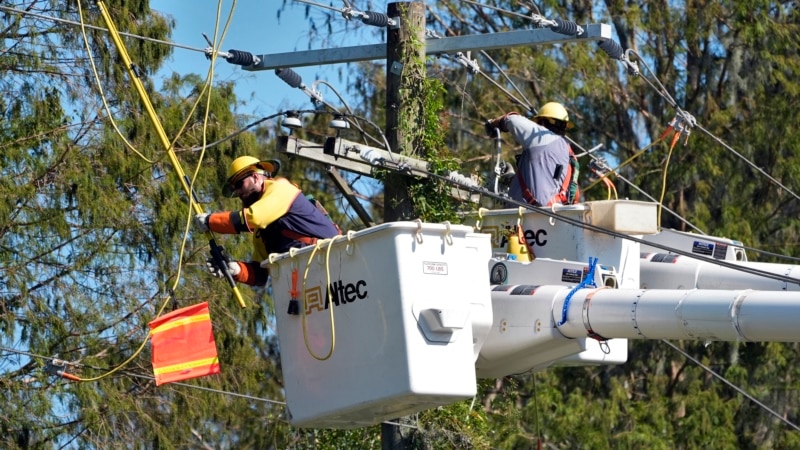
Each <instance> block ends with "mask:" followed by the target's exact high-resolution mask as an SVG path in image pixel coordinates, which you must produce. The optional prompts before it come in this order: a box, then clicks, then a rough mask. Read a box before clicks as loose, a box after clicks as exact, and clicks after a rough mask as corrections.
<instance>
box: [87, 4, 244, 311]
mask: <svg viewBox="0 0 800 450" xmlns="http://www.w3.org/2000/svg"><path fill="white" fill-rule="evenodd" d="M97 6H98V7H99V8H100V13H101V14H102V16H103V20H104V21H105V22H106V27H107V28H108V30H109V33H110V35H111V39H112V40H113V41H114V45H115V46H116V47H117V51H118V52H119V55H120V57H121V58H122V61H123V62H124V63H125V68H126V69H127V70H128V74H129V75H130V77H131V81H132V82H133V85H134V86H135V87H136V91H137V92H138V93H139V97H141V99H142V103H143V104H144V107H145V110H146V111H147V115H148V117H149V118H150V121H151V122H153V126H155V128H156V132H157V133H158V137H159V139H160V140H161V143H162V144H163V145H164V149H166V151H167V155H168V156H169V160H170V163H171V164H172V167H173V168H174V169H175V172H176V173H177V174H178V178H179V179H180V181H181V184H182V185H183V189H184V190H185V191H186V194H187V195H188V196H189V203H190V204H191V206H192V208H193V209H194V212H195V214H201V213H202V212H203V208H202V207H201V206H200V204H199V203H198V202H197V198H196V196H195V195H194V192H193V191H192V188H191V185H190V183H189V181H188V178H187V177H186V174H185V173H184V171H183V168H182V167H181V163H180V161H178V157H177V156H176V155H175V151H174V150H173V149H172V144H171V143H170V141H169V138H168V137H167V133H166V132H165V131H164V127H163V126H162V125H161V121H160V120H159V118H158V116H157V115H156V112H155V109H154V108H153V104H152V103H151V102H150V97H149V96H148V95H147V91H145V89H144V85H143V84H142V81H141V80H140V79H139V75H138V74H137V73H136V66H135V65H134V64H133V62H132V61H131V58H130V56H129V55H128V51H127V49H126V48H125V44H124V43H123V42H122V38H121V37H120V35H119V32H118V31H117V28H116V26H115V25H114V21H113V20H112V19H111V16H110V15H109V13H108V10H107V9H106V6H105V4H104V3H103V2H102V1H98V2H97ZM206 234H208V238H209V240H208V243H209V246H210V247H211V256H212V258H213V259H214V264H215V265H217V266H218V267H225V266H226V265H227V261H226V259H227V256H226V255H225V253H224V250H223V248H222V247H221V246H220V245H219V244H217V242H216V240H215V239H214V235H213V234H212V233H211V231H207V232H206ZM222 272H223V273H225V275H226V279H227V280H228V284H229V285H230V286H231V289H232V290H233V294H234V296H235V297H236V300H237V301H238V302H239V306H241V307H242V308H245V307H246V305H245V303H244V299H243V298H242V294H241V293H240V292H239V288H238V287H237V286H236V281H235V280H234V279H233V276H231V274H230V273H228V272H227V271H226V270H223V271H222Z"/></svg>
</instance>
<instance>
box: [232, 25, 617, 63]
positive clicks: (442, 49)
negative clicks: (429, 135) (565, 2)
mask: <svg viewBox="0 0 800 450" xmlns="http://www.w3.org/2000/svg"><path fill="white" fill-rule="evenodd" d="M583 28H584V29H585V30H586V32H585V33H583V34H581V35H580V36H568V35H564V34H559V33H556V32H555V31H552V30H550V29H548V28H536V29H532V30H518V31H507V32H504V33H487V34H473V35H465V36H452V37H444V38H431V39H426V40H425V53H426V54H428V55H438V54H443V53H448V54H455V53H457V52H467V51H478V50H492V49H497V48H508V47H522V46H533V45H542V44H559V43H565V42H579V41H600V40H603V39H611V38H612V36H611V26H610V25H606V24H589V25H586V26H584V27H583ZM258 59H259V60H260V61H259V62H258V63H257V64H253V65H250V66H246V67H243V69H244V70H251V71H256V70H270V69H280V68H285V67H303V66H322V65H326V64H337V63H347V62H356V61H374V60H379V59H386V44H367V45H357V46H352V47H339V48H326V49H319V50H306V51H303V52H289V53H274V54H269V55H266V54H265V55H258Z"/></svg>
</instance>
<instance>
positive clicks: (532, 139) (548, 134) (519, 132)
mask: <svg viewBox="0 0 800 450" xmlns="http://www.w3.org/2000/svg"><path fill="white" fill-rule="evenodd" d="M572 126H573V124H572V122H570V121H569V115H568V114H567V110H566V109H565V108H564V106H563V105H561V104H560V103H555V102H550V103H546V104H545V105H544V106H542V108H541V109H540V110H539V113H538V114H537V115H536V116H534V117H533V120H528V119H527V118H525V117H523V116H521V115H519V114H518V113H516V112H509V113H507V114H504V115H502V116H500V117H497V118H494V119H492V120H489V121H487V122H486V132H487V134H489V136H490V137H495V134H496V131H495V129H499V130H500V131H505V132H508V133H511V135H512V136H513V137H514V140H515V141H516V142H517V143H518V144H519V145H521V146H522V153H521V154H520V155H518V156H517V176H516V177H515V178H514V179H512V180H511V186H510V188H509V192H508V194H509V196H510V197H511V198H512V199H513V200H516V201H518V202H523V203H529V204H531V205H534V206H551V205H553V204H573V203H577V202H578V200H579V197H580V191H579V189H578V171H579V167H580V166H579V164H578V160H577V158H576V157H575V154H574V153H573V152H572V148H571V147H570V145H569V143H568V142H567V140H566V139H565V138H564V135H565V134H566V131H567V130H568V129H570V128H572Z"/></svg>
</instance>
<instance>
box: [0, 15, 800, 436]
mask: <svg viewBox="0 0 800 450" xmlns="http://www.w3.org/2000/svg"><path fill="white" fill-rule="evenodd" d="M462 1H464V2H467V3H472V4H477V3H475V2H472V1H470V0H462ZM234 5H235V2H234ZM477 5H479V6H481V7H489V6H488V5H481V4H477ZM79 7H80V6H79ZM0 9H3V10H6V11H9V12H14V13H17V14H26V15H31V16H34V17H39V18H43V19H47V20H53V21H56V22H62V23H69V24H72V25H81V26H82V27H86V28H94V29H99V30H102V31H109V30H108V29H104V28H100V27H94V26H91V25H85V24H83V23H80V24H78V23H75V22H72V21H67V20H64V19H58V18H53V17H49V16H43V15H39V14H35V13H30V12H28V11H21V10H16V9H14V8H9V7H5V6H0ZM491 9H499V8H495V7H491ZM504 12H506V13H511V14H514V15H519V14H517V13H513V12H510V11H504ZM520 16H522V15H520ZM522 17H526V18H529V17H528V16H522ZM229 20H230V16H229ZM226 27H227V26H226ZM120 34H123V35H126V36H129V37H134V38H139V39H144V40H149V41H153V42H158V43H163V44H166V45H172V46H175V47H179V48H185V49H189V50H195V51H201V52H205V50H203V49H197V48H193V47H188V46H182V45H180V44H175V43H171V42H168V41H161V40H157V39H152V38H146V37H142V36H137V35H132V34H128V33H120ZM84 35H85V30H84ZM215 37H216V34H215ZM223 37H224V33H223ZM637 56H638V55H637ZM212 59H213V58H212ZM639 60H640V62H642V63H643V64H644V61H643V60H642V59H641V58H639ZM645 66H646V64H645ZM648 70H649V68H648ZM210 73H212V74H213V63H212V67H211V69H210ZM651 73H652V71H651ZM645 80H646V78H645ZM646 82H647V83H648V84H650V82H649V80H646ZM657 82H658V81H657ZM98 85H99V83H98ZM650 85H651V86H652V87H653V88H654V89H656V91H657V92H658V93H659V94H660V95H662V96H663V97H664V98H665V99H667V101H668V102H669V103H670V105H671V106H673V107H675V108H676V109H678V107H677V105H676V104H675V102H674V100H672V99H671V97H670V96H669V94H668V93H666V92H665V91H664V90H663V85H662V89H657V88H655V86H653V85H652V84H650ZM659 85H660V82H659ZM506 92H507V91H506ZM509 95H510V93H509ZM520 104H521V105H524V103H520ZM207 107H208V105H207ZM206 113H208V110H207V111H206ZM109 115H110V114H109ZM206 120H207V114H206ZM204 122H205V120H204ZM695 126H697V127H698V129H700V130H701V131H703V132H704V133H706V134H708V135H709V136H711V137H712V138H714V139H715V140H716V141H717V142H718V143H720V144H721V145H723V146H724V147H725V148H726V149H728V150H729V151H731V152H733V153H734V154H735V155H737V156H738V157H740V158H742V159H743V160H744V161H746V162H747V163H748V164H750V165H751V167H753V168H754V169H755V170H757V171H759V172H761V173H762V174H763V175H765V176H766V177H767V178H768V179H769V180H770V181H772V182H773V183H775V184H777V185H778V186H779V187H781V188H782V189H784V190H785V191H787V192H789V193H790V194H791V195H793V196H794V197H795V198H798V199H800V197H798V196H797V194H795V193H794V192H792V191H791V190H789V189H788V188H786V187H785V186H784V185H783V184H781V183H780V182H778V181H777V180H776V179H774V178H773V177H771V176H770V175H769V174H767V173H766V172H765V171H763V169H761V168H759V167H757V166H756V165H755V164H753V163H752V162H750V161H749V160H747V159H746V158H745V157H744V156H742V155H741V154H739V153H738V152H736V151H735V150H734V149H732V148H731V147H730V146H728V145H727V144H726V143H724V142H723V141H722V140H720V139H719V138H717V137H716V136H714V135H713V134H712V133H710V132H709V131H708V130H706V129H704V128H703V127H702V126H699V125H695ZM204 137H205V129H204ZM204 145H205V141H204ZM198 167H199V166H198ZM196 173H197V172H196ZM196 173H195V175H196ZM429 175H430V176H432V177H434V178H436V177H438V178H441V179H443V180H445V181H448V182H450V183H453V181H452V180H450V179H448V178H446V177H442V176H439V175H436V174H432V173H429ZM456 184H457V183H456ZM461 188H462V189H465V190H468V191H475V188H474V186H472V185H462V186H461ZM480 193H481V194H482V195H487V196H489V197H492V194H491V193H489V192H480ZM498 199H499V200H502V201H505V202H509V199H507V198H498ZM511 202H512V203H513V201H511ZM519 206H520V207H525V208H527V209H531V207H530V205H525V204H521V203H520V204H519ZM537 209H539V208H537ZM538 212H540V213H543V214H544V215H550V214H548V212H549V211H547V210H546V209H540V210H539V211H538ZM551 217H552V218H555V219H558V220H564V219H566V218H564V217H563V216H558V215H556V214H552V215H551ZM565 221H567V222H569V220H565ZM573 225H575V226H582V227H584V228H590V229H591V228H592V227H591V226H588V227H587V226H586V225H587V224H584V223H582V222H578V223H573ZM593 231H597V232H605V233H606V234H612V235H613V234H614V233H608V230H603V229H597V230H593ZM618 237H620V238H624V239H630V240H633V241H637V239H636V238H632V237H631V236H627V235H621V236H618ZM640 242H641V243H646V242H645V241H640ZM648 244H649V245H653V246H655V247H660V246H659V245H654V244H653V243H648ZM663 249H664V250H668V251H672V252H674V253H677V254H681V252H680V251H677V250H676V249H671V248H669V247H666V246H664V248H663ZM683 256H687V257H691V258H694V259H701V260H704V259H706V258H697V256H696V255H692V254H684V255H683ZM709 262H712V263H714V264H717V265H721V266H727V265H726V264H725V263H722V262H721V261H720V260H711V261H709ZM729 268H732V269H735V270H742V269H743V268H742V267H740V266H729ZM742 271H744V272H749V273H753V274H757V275H760V276H765V277H768V278H773V279H779V280H782V281H787V282H792V283H796V282H797V281H798V280H795V279H792V278H789V277H782V276H776V275H774V274H770V273H765V272H762V271H757V270H755V271H749V270H742ZM759 272H762V273H759ZM668 344H669V343H668ZM669 345H672V344H669ZM685 356H686V357H687V358H690V359H692V360H693V358H691V357H690V356H688V355H685ZM694 361H695V362H696V360H694ZM697 364H699V362H697ZM723 380H724V379H723ZM188 386H192V385H188ZM192 387H194V386H192ZM751 400H753V401H755V400H754V399H752V398H751ZM761 406H762V407H764V408H766V407H765V406H763V405H761ZM766 409H767V410H769V409H768V408H766ZM770 411H771V410H770ZM787 423H788V422H787ZM792 426H793V427H795V428H797V426H796V425H793V424H792ZM797 429H800V428H797Z"/></svg>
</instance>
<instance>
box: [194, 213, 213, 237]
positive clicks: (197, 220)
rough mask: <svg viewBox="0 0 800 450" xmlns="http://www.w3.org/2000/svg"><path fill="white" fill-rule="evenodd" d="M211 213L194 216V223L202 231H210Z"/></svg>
mask: <svg viewBox="0 0 800 450" xmlns="http://www.w3.org/2000/svg"><path fill="white" fill-rule="evenodd" d="M210 215H211V214H209V213H201V214H197V215H196V216H194V224H195V226H197V229H198V230H200V232H201V233H205V232H206V231H208V216H210Z"/></svg>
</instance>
